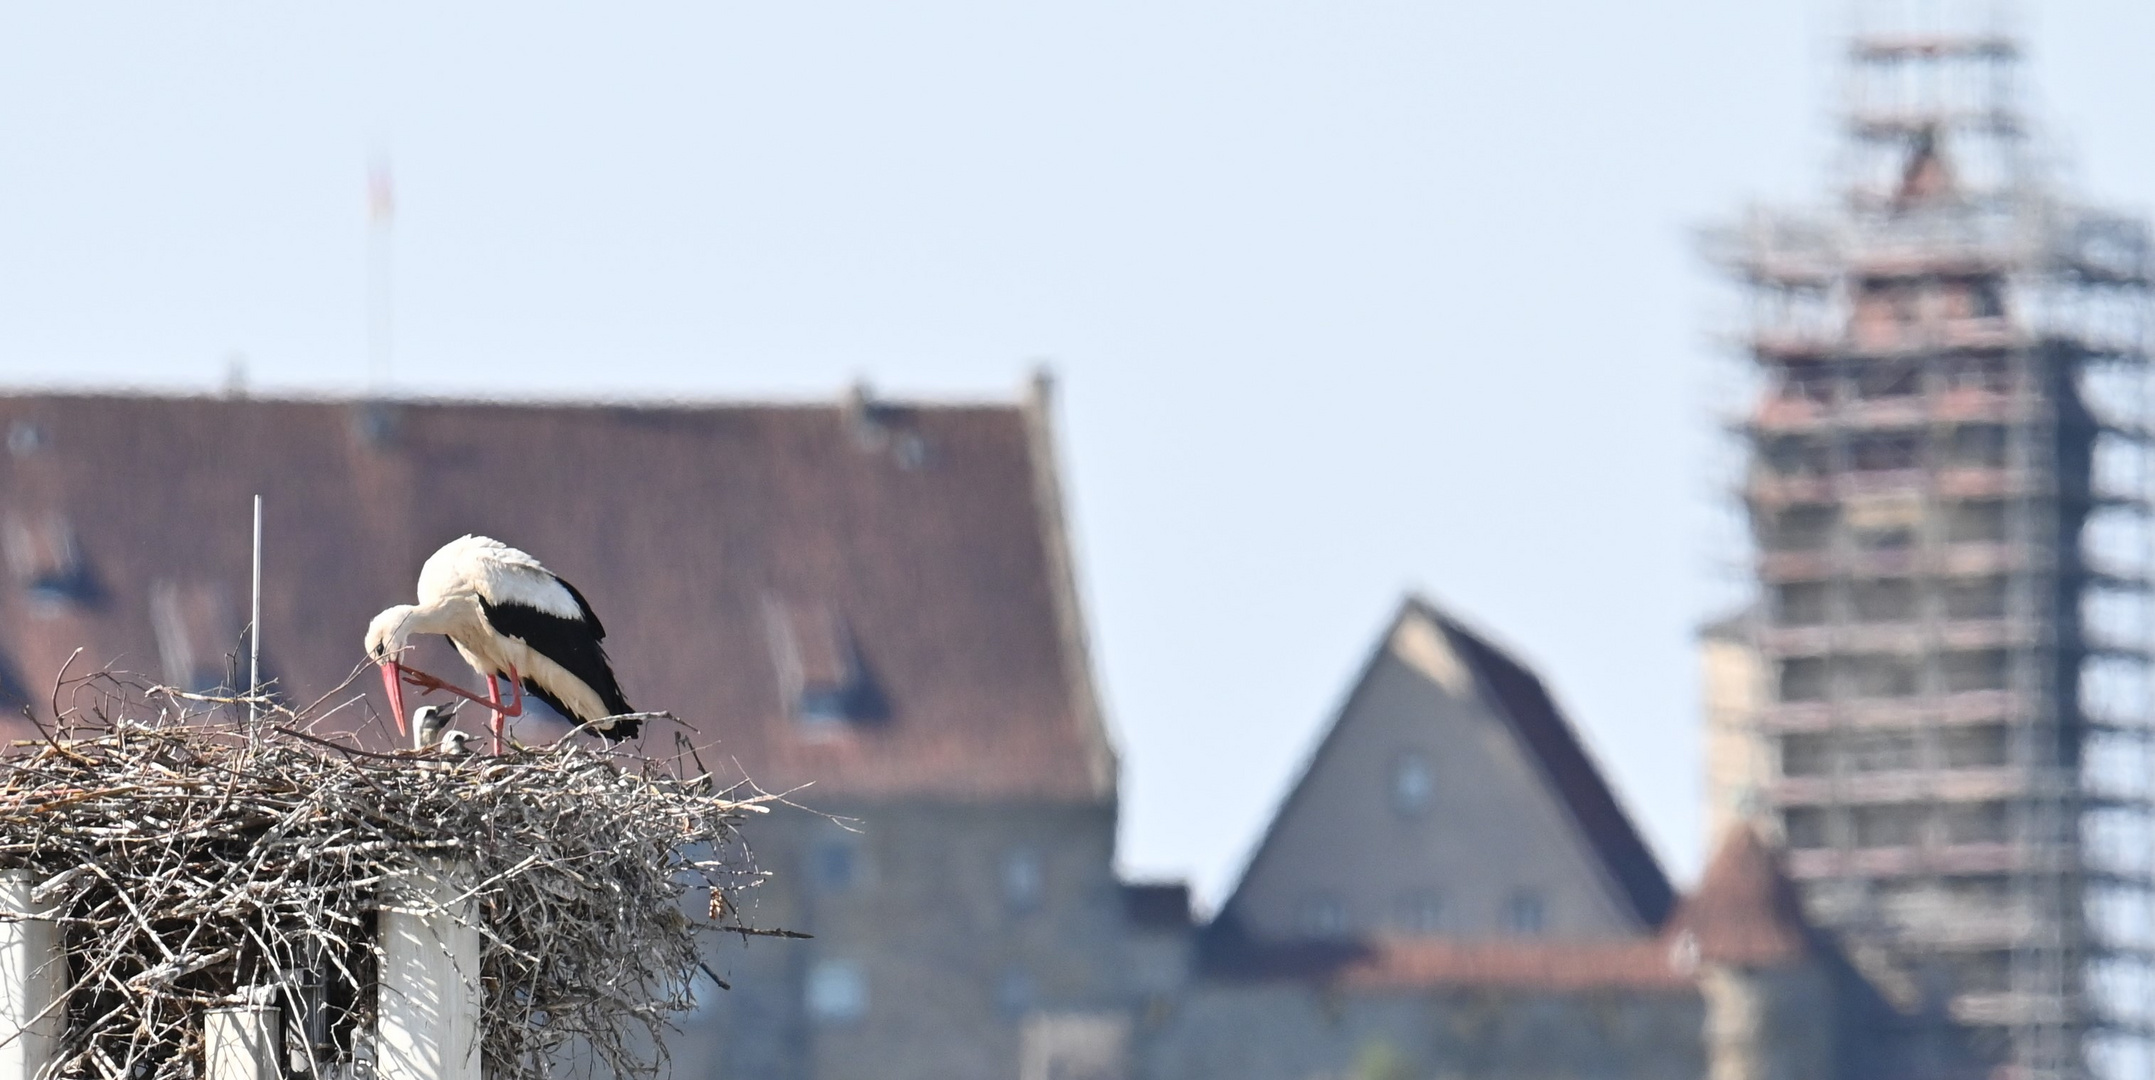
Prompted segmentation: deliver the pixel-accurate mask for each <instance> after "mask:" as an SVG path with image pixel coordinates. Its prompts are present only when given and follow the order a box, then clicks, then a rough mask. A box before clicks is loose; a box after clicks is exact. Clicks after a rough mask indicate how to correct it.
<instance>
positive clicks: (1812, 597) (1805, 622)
mask: <svg viewBox="0 0 2155 1080" xmlns="http://www.w3.org/2000/svg"><path fill="white" fill-rule="evenodd" d="M1774 594H1775V598H1776V603H1775V604H1774V612H1775V614H1776V615H1777V616H1779V622H1780V624H1781V625H1782V626H1818V625H1821V624H1823V623H1824V622H1826V620H1827V618H1828V617H1829V614H1830V612H1829V611H1828V608H1827V603H1828V601H1830V600H1831V599H1832V597H1833V593H1832V592H1831V591H1830V590H1829V589H1828V587H1827V585H1826V583H1825V582H1823V581H1798V582H1794V583H1791V584H1788V585H1782V586H1780V587H1778V588H1776V589H1775V590H1774Z"/></svg>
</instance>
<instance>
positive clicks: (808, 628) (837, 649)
mask: <svg viewBox="0 0 2155 1080" xmlns="http://www.w3.org/2000/svg"><path fill="white" fill-rule="evenodd" d="M764 628H765V631H766V632H767V633H768V634H769V636H770V643H771V661H772V663H773V664H774V665H776V667H777V669H778V685H779V690H780V692H781V693H782V694H783V695H784V696H785V699H786V704H787V707H788V710H789V711H790V712H791V713H792V715H793V717H794V718H795V719H797V720H799V721H800V722H801V723H803V724H804V725H808V726H811V727H820V728H826V729H829V728H833V727H835V726H837V725H840V724H846V723H867V722H873V721H877V720H882V719H884V718H885V717H886V716H887V715H888V713H889V710H888V707H887V706H886V703H885V702H884V700H883V694H882V691H881V690H880V689H879V688H878V687H877V686H876V685H875V680H874V679H873V678H872V677H871V676H870V674H869V671H868V667H867V664H866V663H865V662H864V660H863V659H862V657H861V651H860V645H859V642H858V641H856V640H855V638H854V636H853V631H852V628H851V627H850V626H848V625H847V624H846V622H845V620H844V619H843V618H842V617H840V616H839V615H838V614H837V613H836V612H834V611H832V610H831V609H830V608H828V607H826V606H824V605H821V604H812V603H790V602H786V601H782V600H776V599H767V600H766V601H765V603H764Z"/></svg>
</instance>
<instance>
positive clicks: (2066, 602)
mask: <svg viewBox="0 0 2155 1080" xmlns="http://www.w3.org/2000/svg"><path fill="white" fill-rule="evenodd" d="M1882 6H1883V5H1881V7H1882ZM1915 7H1917V8H1919V9H1920V10H1917V11H1915V12H1913V17H1911V13H1910V12H1906V11H1904V12H1899V13H1888V15H1887V17H1884V18H1875V19H1874V20H1873V22H1872V25H1870V26H1867V27H1865V28H1863V29H1862V30H1860V31H1859V32H1858V33H1857V34H1855V35H1854V36H1853V37H1852V38H1851V40H1850V41H1849V44H1848V50H1847V54H1846V56H1847V76H1846V79H1845V80H1844V87H1845V101H1844V111H1843V134H1844V139H1843V153H1842V155H1841V161H1840V163H1839V169H1838V174H1839V177H1840V179H1839V190H1838V192H1837V193H1836V195H1837V199H1836V201H1835V202H1834V204H1832V205H1829V206H1824V207H1820V208H1816V209H1812V210H1804V211H1776V210H1755V211H1753V212H1751V213H1749V214H1748V215H1746V216H1745V217H1744V218H1743V219H1742V220H1740V221H1739V222H1737V223H1735V224H1734V225H1732V226H1730V227H1728V228H1726V229H1722V230H1718V231H1716V232H1714V233H1713V234H1711V235H1710V237H1709V244H1710V248H1711V254H1712V255H1713V256H1714V258H1715V259H1716V261H1717V262H1719V263H1720V264H1721V265H1722V266H1724V267H1725V268H1727V270H1728V271H1729V272H1730V273H1731V274H1732V276H1733V277H1734V278H1735V279H1736V281H1737V282H1738V284H1739V285H1740V287H1741V290H1742V293H1743V296H1744V299H1745V313H1744V327H1743V329H1742V331H1741V351H1742V352H1743V354H1744V355H1745V356H1746V357H1747V358H1748V359H1749V360H1750V361H1751V362H1752V370H1753V372H1754V373H1755V385H1754V396H1753V397H1752V400H1751V401H1750V403H1749V405H1748V407H1747V408H1746V410H1745V411H1744V413H1743V415H1742V416H1741V417H1740V418H1737V419H1736V421H1735V423H1734V424H1733V429H1734V430H1735V432H1736V433H1737V434H1738V436H1739V437H1740V439H1741V441H1742V443H1743V445H1744V446H1745V448H1746V455H1745V457H1746V466H1745V469H1744V474H1743V476H1742V478H1741V480H1740V486H1741V498H1742V502H1743V506H1744V510H1745V516H1746V519H1747V522H1748V525H1749V530H1748V531H1749V537H1750V542H1751V545H1752V549H1753V552H1752V554H1753V557H1752V562H1751V580H1752V582H1753V584H1754V591H1753V594H1752V603H1751V606H1750V615H1749V616H1748V618H1747V619H1746V620H1745V622H1744V627H1745V631H1746V633H1745V636H1746V638H1747V640H1748V642H1749V645H1750V648H1751V650H1752V654H1753V659H1754V662H1755V665H1756V666H1755V677H1756V679H1757V682H1758V687H1757V690H1758V693H1757V702H1756V705H1755V707H1753V708H1750V709H1748V710H1747V711H1746V712H1745V713H1744V716H1743V719H1742V721H1741V726H1742V727H1743V728H1744V732H1743V737H1744V738H1746V739H1749V740H1751V743H1752V746H1753V749H1754V750H1755V760H1756V761H1758V762H1761V763H1763V764H1762V766H1761V768H1760V770H1759V775H1756V776H1750V777H1746V778H1744V779H1742V781H1741V782H1742V783H1743V784H1744V785H1746V786H1747V787H1749V788H1754V789H1755V790H1750V791H1747V792H1745V793H1743V794H1742V795H1740V796H1738V795H1727V796H1725V797H1726V798H1727V799H1728V800H1729V801H1731V802H1739V801H1744V800H1748V801H1749V803H1750V804H1754V805H1757V806H1759V807H1760V808H1761V809H1762V811H1763V812H1764V813H1766V814H1767V815H1768V816H1770V818H1771V820H1772V821H1773V823H1774V824H1776V825H1777V826H1778V827H1779V828H1780V829H1781V831H1782V834H1783V836H1784V838H1785V841H1786V843H1787V844H1788V846H1789V847H1790V849H1791V869H1792V870H1793V871H1794V872H1795V873H1796V874H1797V875H1798V877H1799V878H1800V879H1801V881H1802V884H1803V887H1804V890H1805V894H1806V900H1807V903H1808V904H1809V906H1810V908H1811V909H1812V913H1813V915H1814V917H1816V918H1817V919H1819V920H1820V921H1821V922H1823V923H1825V924H1826V925H1829V926H1832V927H1835V928H1836V929H1838V930H1839V931H1840V932H1841V934H1842V937H1843V939H1844V940H1846V941H1847V942H1848V943H1849V945H1850V948H1851V951H1852V953H1853V954H1854V955H1855V956H1856V958H1857V960H1858V961H1859V963H1861V964H1863V966H1864V967H1865V968H1866V969H1867V970H1868V971H1869V972H1870V973H1871V974H1872V975H1873V976H1874V977H1875V978H1877V979H1878V980H1879V981H1880V982H1881V984H1882V985H1885V986H1886V987H1887V988H1888V990H1889V991H1890V992H1891V993H1892V994H1893V996H1895V997H1896V998H1897V999H1899V1000H1900V1002H1901V1003H1902V1004H1903V1005H1904V1006H1906V1007H1908V1008H1909V1009H1911V1010H1912V1011H1914V1012H1916V1013H1917V1014H1919V1015H1927V1016H1930V1017H1933V1018H1934V1019H1935V1020H1936V1022H1937V1026H1938V1028H1939V1030H1938V1031H1936V1032H1932V1033H1930V1036H1929V1037H1928V1038H1927V1039H1919V1040H1917V1041H1916V1042H1917V1044H1918V1045H1922V1046H1928V1047H1930V1048H1931V1049H1930V1050H1929V1051H1928V1052H1927V1053H1928V1058H1927V1060H1926V1061H1923V1062H1919V1063H1918V1065H1919V1066H1920V1067H1922V1068H1927V1069H1930V1070H1932V1071H1934V1072H1936V1073H1939V1074H1941V1075H1943V1074H1948V1073H1950V1072H1951V1071H1953V1070H1954V1069H1957V1068H1965V1067H1966V1065H1967V1063H1968V1062H1970V1061H1986V1060H1989V1061H1998V1062H2002V1063H2004V1064H2005V1065H2006V1066H2007V1068H2008V1069H2009V1074H2010V1075H2014V1076H2018V1077H2025V1078H2030V1080H2033V1078H2044V1080H2050V1078H2072V1077H2081V1076H2085V1075H2090V1074H2091V1073H2094V1074H2103V1075H2114V1076H2126V1075H2131V1076H2145V1075H2148V1073H2149V1070H2150V1068H2151V1066H2155V1057H2151V1055H2150V1039H2151V1035H2155V1032H2151V1029H2150V1023H2151V1006H2155V998H2151V994H2155V978H2151V956H2155V953H2151V948H2155V934H2151V920H2150V915H2149V912H2150V890H2151V887H2155V885H2151V870H2155V867H2151V864H2150V853H2151V851H2155V828H2151V818H2150V794H2151V792H2150V789H2149V779H2150V776H2151V772H2155V758H2151V756H2150V751H2151V745H2155V743H2151V736H2150V717H2149V708H2148V702H2149V692H2150V684H2149V664H2150V654H2149V647H2150V642H2151V631H2155V620H2151V602H2150V593H2149V589H2150V577H2151V565H2150V537H2151V530H2150V527H2149V493H2150V486H2149V468H2148V463H2149V456H2148V450H2149V446H2148V444H2149V438H2150V431H2149V419H2150V417H2149V402H2148V396H2147V375H2148V372H2147V367H2148V359H2149V347H2150V344H2151V334H2150V330H2151V312H2155V291H2151V287H2155V252H2151V245H2150V240H2149V233H2148V228H2147V225H2146V224H2145V223H2144V222H2142V221H2139V220H2136V219H2133V218H2130V217H2125V216H2121V215H2117V214H2113V213H2106V212H2103V211H2100V210H2096V209H2092V208H2089V207H2086V206H2083V205H2080V204H2078V203H2076V202H2074V201H2073V200H2072V199H2070V198H2069V197H2067V196H2066V195H2065V194H2063V193H2062V192H2061V191H2059V190H2058V188H2057V187H2056V185H2055V184H2054V183H2053V181H2052V178H2051V176H2052V174H2051V170H2049V169H2047V168H2045V167H2044V162H2043V158H2042V155H2041V154H2040V153H2039V152H2038V150H2037V149H2036V148H2035V146H2034V145H2033V137H2032V134H2031V125H2030V124H2029V122H2028V120H2027V117H2026V116H2025V115H2024V113H2023V112H2022V109H2021V106H2020V98H2019V95H2018V88H2017V85H2016V78H2017V75H2016V73H2017V69H2018V65H2019V61H2020V59H2021V51H2022V50H2021V47H2020V44H2019V42H2018V41H2017V40H2016V39H2015V38H2014V37H2012V36H2010V35H2008V34H2005V33H2001V32H1999V31H1997V30H1996V29H1994V28H1993V27H1994V26H1995V23H1994V22H1992V21H1989V20H1986V19H1983V18H1980V17H1971V16H1970V14H1969V13H1967V12H1964V11H1962V10H1960V9H1958V8H1956V7H1955V6H1954V5H1948V4H1923V5H1915ZM1872 14H1874V15H1877V14H1879V13H1878V12H1875V11H1874V12H1873V13H1872ZM1919 1056H1920V1055H1919Z"/></svg>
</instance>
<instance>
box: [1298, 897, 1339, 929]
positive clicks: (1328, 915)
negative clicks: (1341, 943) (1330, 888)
mask: <svg viewBox="0 0 2155 1080" xmlns="http://www.w3.org/2000/svg"><path fill="white" fill-rule="evenodd" d="M1296 921H1297V922H1299V923H1300V924H1301V926H1302V932H1303V933H1304V934H1306V935H1308V936H1310V937H1317V938H1336V937H1340V936H1343V935H1345V934H1346V932H1347V909H1346V908H1344V907H1341V906H1340V903H1339V898H1338V897H1336V896H1312V897H1310V898H1309V899H1307V900H1304V901H1303V902H1302V910H1301V914H1300V917H1299V918H1298V919H1297V920H1296Z"/></svg>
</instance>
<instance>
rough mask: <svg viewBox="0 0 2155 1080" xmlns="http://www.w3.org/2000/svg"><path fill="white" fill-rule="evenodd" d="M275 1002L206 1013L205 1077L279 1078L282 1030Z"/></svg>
mask: <svg viewBox="0 0 2155 1080" xmlns="http://www.w3.org/2000/svg"><path fill="white" fill-rule="evenodd" d="M277 1021H278V1017H277V1006H276V1005H274V1004H253V1005H232V1006H227V1007H225V1008H218V1009H211V1010H210V1011H209V1012H208V1014H206V1015H205V1016H204V1017H203V1023H202V1054H203V1057H204V1059H205V1060H204V1065H205V1068H204V1069H203V1072H204V1074H205V1076H206V1080H279V1078H281V1077H282V1076H283V1075H284V1070H283V1069H282V1068H281V1067H280V1066H279V1063H278V1060H277V1056H278V1053H279V1052H280V1051H281V1050H283V1049H284V1039H283V1030H282V1027H281V1025H279V1024H278V1022H277Z"/></svg>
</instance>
